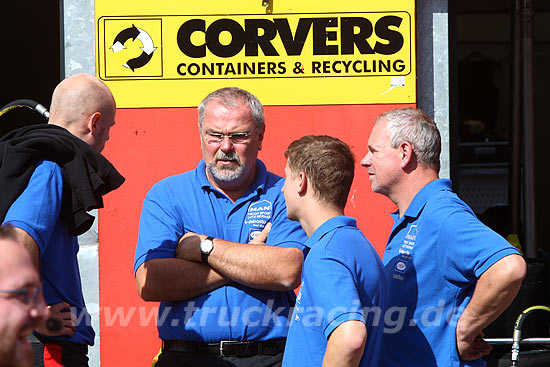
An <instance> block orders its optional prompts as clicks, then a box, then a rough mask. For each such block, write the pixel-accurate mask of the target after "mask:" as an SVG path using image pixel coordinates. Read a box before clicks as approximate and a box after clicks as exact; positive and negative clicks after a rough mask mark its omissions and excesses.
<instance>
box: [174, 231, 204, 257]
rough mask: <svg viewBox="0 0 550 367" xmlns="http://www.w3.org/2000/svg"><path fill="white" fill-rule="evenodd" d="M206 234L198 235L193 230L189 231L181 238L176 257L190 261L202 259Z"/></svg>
mask: <svg viewBox="0 0 550 367" xmlns="http://www.w3.org/2000/svg"><path fill="white" fill-rule="evenodd" d="M205 238H206V236H204V235H198V234H196V233H193V232H187V233H186V234H184V235H183V237H182V238H181V239H180V241H179V243H178V246H177V247H176V258H178V259H183V260H188V261H198V262H200V261H201V248H200V244H201V241H202V240H204V239H205Z"/></svg>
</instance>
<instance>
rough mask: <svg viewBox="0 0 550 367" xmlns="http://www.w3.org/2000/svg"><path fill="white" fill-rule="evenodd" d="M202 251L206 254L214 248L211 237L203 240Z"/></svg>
mask: <svg viewBox="0 0 550 367" xmlns="http://www.w3.org/2000/svg"><path fill="white" fill-rule="evenodd" d="M200 248H201V252H202V253H204V254H209V253H210V252H211V251H212V249H213V248H214V243H213V242H212V240H210V239H205V240H204V241H202V242H201V246H200Z"/></svg>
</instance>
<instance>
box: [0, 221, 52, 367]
mask: <svg viewBox="0 0 550 367" xmlns="http://www.w3.org/2000/svg"><path fill="white" fill-rule="evenodd" d="M0 253H1V254H2V256H0V367H30V366H32V364H33V360H34V358H33V352H32V348H31V346H30V344H29V342H28V340H27V335H29V334H31V333H32V329H33V328H36V327H39V326H41V325H43V324H44V318H45V315H46V312H47V311H46V303H45V302H44V298H43V296H42V286H41V284H40V277H39V275H38V272H37V271H36V270H35V268H34V266H33V264H32V262H31V258H30V256H29V254H28V252H27V251H26V250H25V248H24V247H23V246H22V245H21V244H20V243H17V241H16V236H15V232H14V230H13V229H12V228H8V227H3V226H2V227H0Z"/></svg>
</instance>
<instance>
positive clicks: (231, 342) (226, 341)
mask: <svg viewBox="0 0 550 367" xmlns="http://www.w3.org/2000/svg"><path fill="white" fill-rule="evenodd" d="M231 344H241V342H240V341H238V340H222V341H220V357H227V356H226V355H225V353H224V352H223V346H224V345H231Z"/></svg>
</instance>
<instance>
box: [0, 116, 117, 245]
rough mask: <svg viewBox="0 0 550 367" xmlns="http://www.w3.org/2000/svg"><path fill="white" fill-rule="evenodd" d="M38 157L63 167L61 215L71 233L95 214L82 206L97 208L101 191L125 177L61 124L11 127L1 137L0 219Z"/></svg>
mask: <svg viewBox="0 0 550 367" xmlns="http://www.w3.org/2000/svg"><path fill="white" fill-rule="evenodd" d="M42 160H48V161H53V162H55V163H57V164H58V165H59V166H60V167H61V170H62V171H63V183H64V184H63V201H62V207H61V217H62V218H63V220H64V221H65V222H66V223H67V224H68V228H69V233H70V234H71V235H73V236H78V235H81V234H82V233H84V232H86V231H87V230H88V229H89V228H90V227H91V226H92V224H93V222H94V217H93V216H91V215H90V214H88V213H87V211H90V210H92V209H97V208H102V207H103V198H102V196H103V195H105V194H107V193H108V192H110V191H112V190H115V189H117V188H118V187H120V185H122V183H123V182H124V177H122V176H121V175H120V173H118V171H117V170H116V169H115V167H114V166H113V165H112V164H111V163H110V162H109V161H108V160H107V159H106V158H105V157H103V156H102V155H101V154H100V153H98V152H97V151H96V150H95V149H94V148H92V147H91V146H89V145H88V144H87V143H86V142H84V141H83V140H81V139H79V138H77V137H76V136H74V135H72V134H71V133H70V132H69V131H67V130H66V129H64V128H62V127H59V126H56V125H51V124H40V125H31V126H26V127H23V128H20V129H16V130H14V131H11V132H9V133H8V134H6V135H4V136H3V137H2V138H1V139H0V223H2V222H3V221H4V218H5V217H6V214H7V212H8V209H9V208H10V206H11V205H12V204H13V202H14V201H15V200H16V199H17V198H18V197H19V195H21V193H23V191H24V190H25V188H26V187H27V185H28V183H29V180H30V178H31V176H32V174H33V172H34V170H35V168H36V164H37V163H38V162H40V161H42Z"/></svg>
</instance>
